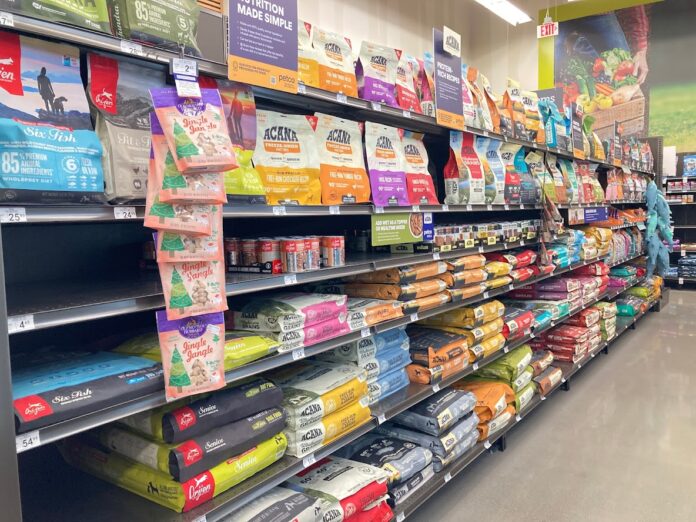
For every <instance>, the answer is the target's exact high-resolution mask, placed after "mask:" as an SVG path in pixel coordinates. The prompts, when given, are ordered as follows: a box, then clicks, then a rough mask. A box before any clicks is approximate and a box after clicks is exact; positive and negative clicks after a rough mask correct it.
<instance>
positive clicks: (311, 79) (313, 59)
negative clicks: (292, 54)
mask: <svg viewBox="0 0 696 522" xmlns="http://www.w3.org/2000/svg"><path fill="white" fill-rule="evenodd" d="M312 37H313V32H312V24H310V23H309V22H305V21H303V20H298V21H297V74H298V78H297V81H299V82H300V83H304V84H305V85H309V86H310V87H319V86H320V85H319V62H318V61H317V52H316V50H315V49H314V45H313V42H312Z"/></svg>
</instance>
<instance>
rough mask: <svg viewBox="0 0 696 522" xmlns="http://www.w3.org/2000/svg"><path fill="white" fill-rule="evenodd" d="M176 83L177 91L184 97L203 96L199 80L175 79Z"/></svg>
mask: <svg viewBox="0 0 696 522" xmlns="http://www.w3.org/2000/svg"><path fill="white" fill-rule="evenodd" d="M174 85H176V93H177V94H178V95H179V96H181V97H182V98H200V97H201V86H200V85H198V82H191V81H188V80H179V79H175V80H174Z"/></svg>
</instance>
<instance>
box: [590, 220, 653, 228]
mask: <svg viewBox="0 0 696 522" xmlns="http://www.w3.org/2000/svg"><path fill="white" fill-rule="evenodd" d="M640 223H643V224H645V222H644V221H641V222H640ZM592 224H593V225H597V226H599V227H602V226H603V225H599V224H596V223H592ZM637 226H638V223H624V224H623V225H611V226H609V227H604V228H610V229H611V230H621V229H624V228H633V227H637Z"/></svg>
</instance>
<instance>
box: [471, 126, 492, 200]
mask: <svg viewBox="0 0 696 522" xmlns="http://www.w3.org/2000/svg"><path fill="white" fill-rule="evenodd" d="M474 150H475V151H476V156H477V157H478V160H479V164H480V165H481V172H482V173H483V181H484V184H485V185H484V186H485V188H484V202H485V203H486V204H491V203H493V201H494V200H495V198H496V194H497V190H496V180H495V175H494V174H493V171H492V170H491V166H490V165H489V164H488V138H484V137H483V136H474Z"/></svg>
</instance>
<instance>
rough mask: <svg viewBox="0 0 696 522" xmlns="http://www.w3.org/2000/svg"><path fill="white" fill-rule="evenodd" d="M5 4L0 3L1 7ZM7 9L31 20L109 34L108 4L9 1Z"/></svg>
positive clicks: (103, 0) (95, 0)
mask: <svg viewBox="0 0 696 522" xmlns="http://www.w3.org/2000/svg"><path fill="white" fill-rule="evenodd" d="M4 3H5V2H0V6H2V7H3V8H5V7H4V6H3V4H4ZM7 3H8V4H9V5H8V8H9V7H14V6H15V4H16V7H15V9H19V6H20V5H21V10H22V12H23V13H26V14H27V15H28V16H31V17H32V18H40V19H42V20H50V21H51V22H59V23H63V24H70V25H76V26H78V27H84V28H85V29H89V30H91V31H98V32H100V33H108V34H111V27H110V25H109V7H108V4H109V2H108V1H107V0H93V1H90V2H71V1H70V0H32V1H31V2H27V1H24V0H9V2H7Z"/></svg>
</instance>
